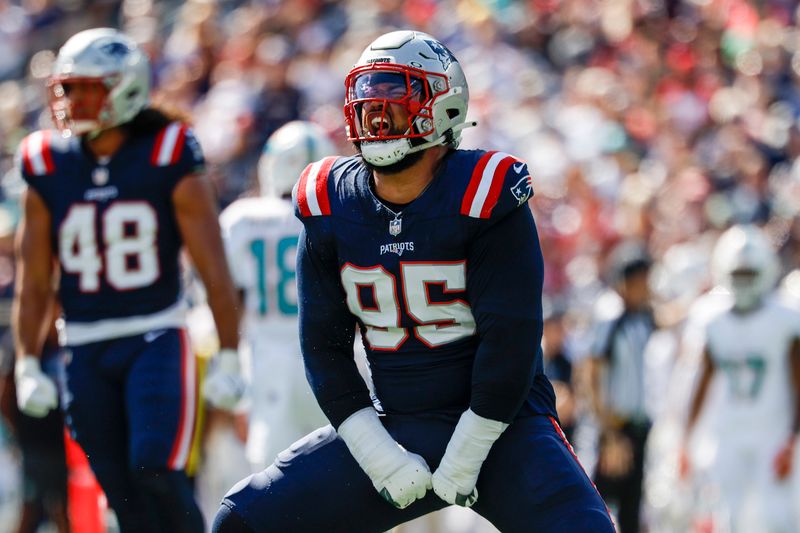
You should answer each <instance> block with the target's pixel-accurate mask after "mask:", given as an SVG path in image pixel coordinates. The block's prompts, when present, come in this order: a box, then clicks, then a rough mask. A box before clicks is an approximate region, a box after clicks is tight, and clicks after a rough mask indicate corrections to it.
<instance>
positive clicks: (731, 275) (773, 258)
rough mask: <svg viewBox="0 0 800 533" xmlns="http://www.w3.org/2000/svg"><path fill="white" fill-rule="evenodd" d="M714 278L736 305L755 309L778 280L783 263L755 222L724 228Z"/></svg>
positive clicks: (714, 261) (745, 308)
mask: <svg viewBox="0 0 800 533" xmlns="http://www.w3.org/2000/svg"><path fill="white" fill-rule="evenodd" d="M712 274H713V277H714V281H715V282H716V283H717V284H719V285H721V286H723V287H726V288H727V289H728V290H730V291H731V294H732V296H733V300H734V306H735V307H736V308H738V309H741V310H748V309H752V308H753V307H755V306H756V305H758V303H759V302H760V301H761V300H762V298H764V296H765V295H766V294H767V293H769V291H770V290H772V288H773V287H774V286H775V283H776V282H777V281H778V276H779V274H780V264H779V261H778V256H777V254H776V252H775V249H774V247H773V246H772V244H771V243H770V242H769V239H768V238H767V236H766V235H764V233H763V232H762V231H761V230H760V229H759V228H758V227H756V226H753V225H749V224H747V225H744V224H742V225H736V226H733V227H731V228H730V229H728V230H727V231H725V233H723V234H722V235H721V236H720V238H719V240H718V241H717V244H716V246H715V248H714V253H713V256H712Z"/></svg>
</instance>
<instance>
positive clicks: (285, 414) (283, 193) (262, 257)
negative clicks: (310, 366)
mask: <svg viewBox="0 0 800 533" xmlns="http://www.w3.org/2000/svg"><path fill="white" fill-rule="evenodd" d="M334 152H335V150H334V147H333V144H332V143H331V141H330V140H329V139H328V137H327V135H326V134H325V132H324V131H323V130H322V128H320V127H319V126H317V125H316V124H313V123H311V122H302V121H294V122H289V123H288V124H285V125H284V126H282V127H281V128H280V129H278V130H277V131H276V132H275V133H273V134H272V136H270V138H269V140H267V142H266V144H265V145H264V151H263V153H262V155H261V158H260V160H259V164H258V180H259V187H260V189H261V196H260V197H258V198H242V199H240V200H237V201H235V202H233V203H232V204H231V205H230V206H228V207H227V208H226V209H225V211H223V212H222V215H221V217H220V224H221V226H222V235H223V241H224V243H225V251H226V255H227V257H228V265H229V266H230V269H231V273H232V274H233V279H234V282H235V284H236V286H237V287H238V288H239V290H240V291H241V293H242V297H243V300H244V316H243V319H242V320H243V324H242V326H243V327H242V331H243V334H244V335H243V339H242V356H243V358H244V362H245V369H246V371H245V375H247V376H248V377H249V379H248V383H249V388H248V391H249V399H250V402H249V405H250V412H249V424H248V432H247V458H248V460H249V461H250V463H251V464H252V465H253V468H254V470H262V469H264V468H266V467H267V466H268V465H269V464H270V463H271V462H272V460H273V459H274V458H275V456H276V455H277V454H278V452H279V451H281V450H283V449H284V448H286V447H287V446H289V445H290V444H291V443H292V442H294V441H296V440H297V439H299V438H300V437H302V436H303V435H305V434H307V433H309V432H310V431H312V430H313V429H315V428H318V427H320V426H321V425H324V424H325V423H327V422H326V421H325V416H324V415H323V414H322V411H321V410H320V408H319V405H317V402H316V399H315V398H314V395H313V393H312V392H311V389H310V388H309V386H308V381H307V380H306V377H305V369H304V367H303V360H302V357H301V355H300V343H299V340H298V336H297V289H296V284H295V256H296V251H297V239H298V236H299V235H300V230H301V229H302V224H301V223H300V221H299V220H297V218H296V217H295V216H294V208H293V207H292V200H291V195H292V187H293V186H294V184H295V183H296V182H297V178H298V177H299V176H300V173H301V172H302V171H303V169H304V168H305V167H306V166H307V165H308V164H310V163H313V162H314V161H317V160H318V159H322V158H323V157H326V156H329V155H332V154H333V153H334Z"/></svg>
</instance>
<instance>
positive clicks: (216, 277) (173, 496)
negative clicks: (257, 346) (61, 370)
mask: <svg viewBox="0 0 800 533" xmlns="http://www.w3.org/2000/svg"><path fill="white" fill-rule="evenodd" d="M48 89H49V92H50V107H51V111H52V115H53V120H54V123H55V125H56V127H57V130H58V131H37V132H35V133H32V134H31V135H29V136H28V137H27V138H25V139H24V140H23V142H22V143H21V145H20V149H19V152H18V165H19V170H20V172H21V173H22V176H23V178H24V179H25V181H26V182H27V184H28V188H27V190H26V192H25V193H24V196H23V199H22V206H23V210H24V217H23V220H22V222H21V224H20V227H19V230H18V234H17V251H18V271H17V272H18V283H17V294H16V298H15V306H14V315H13V325H14V331H15V335H16V337H15V340H16V349H17V356H18V363H17V368H16V382H17V400H18V403H19V405H20V408H21V409H22V410H23V411H24V412H26V413H29V414H32V415H35V416H43V415H44V414H45V413H47V411H49V410H50V409H51V408H52V407H53V406H54V405H55V404H56V399H55V387H54V386H53V383H52V382H50V380H49V378H47V377H46V376H45V375H44V374H42V372H41V370H40V366H39V360H38V358H37V357H36V356H35V355H31V354H38V353H40V352H41V347H42V342H43V340H44V335H45V332H46V330H47V321H46V317H48V316H50V309H51V306H52V305H53V302H54V301H55V299H56V294H55V292H54V290H53V287H54V280H55V279H58V294H57V297H58V299H59V301H60V302H61V305H62V307H63V327H62V328H61V331H60V334H61V339H62V343H64V344H65V345H66V347H67V348H68V353H69V360H68V363H67V368H66V379H67V383H66V385H67V395H66V402H65V409H66V414H67V420H68V423H69V425H70V428H71V430H72V432H73V433H74V436H75V438H76V439H77V441H78V442H79V443H80V445H81V446H82V447H83V449H84V450H85V451H86V453H87V455H88V457H89V460H90V463H91V467H92V470H93V471H94V472H95V474H96V476H97V478H98V480H99V481H100V484H101V485H102V487H103V489H104V490H105V493H106V495H107V497H108V501H109V504H110V505H111V507H112V508H113V509H114V511H115V512H116V515H117V518H118V521H119V523H120V526H121V529H122V531H125V532H131V531H142V532H148V533H149V532H154V531H156V532H157V531H164V532H166V531H169V532H175V531H181V532H182V531H185V532H201V531H203V519H202V516H201V514H200V511H199V509H198V507H197V505H196V504H195V501H194V498H193V495H192V488H191V485H190V482H189V480H188V478H187V477H186V475H185V473H184V467H185V466H186V461H187V456H188V452H189V448H190V445H191V442H192V432H193V428H194V424H195V414H196V398H197V395H196V392H197V384H196V379H197V374H196V371H195V364H194V355H193V353H192V351H191V349H190V346H189V343H188V339H187V335H186V331H185V329H184V327H183V314H184V309H183V307H182V305H181V303H180V301H181V300H180V296H179V292H180V279H179V273H180V272H179V270H180V266H179V253H180V250H181V247H182V246H183V245H185V246H186V248H187V250H188V252H189V255H190V256H191V259H192V260H193V262H194V265H195V267H196V268H197V270H198V272H199V274H200V276H201V278H202V279H203V281H204V283H205V285H206V288H207V290H208V294H209V298H208V299H209V303H210V306H211V309H212V312H213V314H214V317H215V321H216V324H217V329H218V333H219V337H220V344H221V346H222V348H223V349H222V350H221V351H220V354H219V355H218V356H217V357H216V359H215V361H214V362H212V365H213V366H212V368H211V370H210V371H209V375H208V377H207V380H206V382H205V384H204V389H205V393H206V396H207V397H208V399H209V400H210V401H212V403H215V404H217V405H218V406H221V407H228V408H230V407H233V405H234V404H235V402H236V401H237V400H238V398H239V396H240V395H241V393H242V389H243V385H242V383H243V382H242V379H241V377H240V375H239V370H238V368H239V363H238V355H237V353H236V351H235V350H236V348H237V344H238V324H237V311H236V294H235V291H234V288H233V283H232V281H231V278H230V274H229V272H228V269H227V265H226V263H225V261H224V254H223V247H222V241H221V238H220V230H219V225H218V222H217V213H216V207H215V202H214V198H213V193H212V190H211V188H210V184H209V182H207V181H206V179H204V178H203V177H202V171H203V164H204V162H203V156H202V153H201V151H200V147H199V146H198V144H197V141H196V140H195V138H194V136H193V134H192V132H191V130H190V129H188V128H187V126H186V125H185V124H182V123H181V122H178V121H173V120H172V119H170V118H169V117H167V116H166V115H165V114H164V113H162V112H161V111H158V110H156V109H154V108H151V107H148V104H149V101H148V100H149V90H150V72H149V64H148V60H147V57H146V56H145V55H144V53H143V52H142V51H141V50H140V49H139V48H138V47H137V46H136V45H135V44H134V43H133V42H132V41H131V40H130V39H128V38H127V37H125V36H124V35H123V34H121V33H119V32H117V31H116V30H113V29H102V28H101V29H93V30H87V31H84V32H80V33H78V34H76V35H75V36H73V37H72V38H71V39H69V40H68V41H67V42H66V44H65V45H64V46H63V47H62V48H61V50H60V51H59V54H58V57H57V58H56V61H55V64H54V73H53V76H52V78H51V79H50V80H49V83H48ZM54 263H57V264H58V267H59V270H60V272H59V273H58V275H57V274H56V272H55V271H54V269H53V265H54Z"/></svg>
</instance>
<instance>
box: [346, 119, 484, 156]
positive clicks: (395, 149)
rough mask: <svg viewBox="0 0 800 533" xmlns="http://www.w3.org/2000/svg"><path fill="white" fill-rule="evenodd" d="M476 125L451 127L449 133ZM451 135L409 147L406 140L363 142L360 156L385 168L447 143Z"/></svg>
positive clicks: (466, 124) (473, 122) (465, 123)
mask: <svg viewBox="0 0 800 533" xmlns="http://www.w3.org/2000/svg"><path fill="white" fill-rule="evenodd" d="M477 125H478V122H477V121H474V120H472V121H469V122H464V123H463V124H457V125H456V126H453V128H452V129H451V131H452V133H455V132H458V131H461V130H463V129H465V128H471V127H473V126H477ZM452 133H451V134H450V135H442V136H441V137H439V138H438V139H434V140H433V141H428V142H426V143H423V144H420V145H417V146H411V141H410V140H409V139H408V138H401V139H392V140H389V141H364V142H362V143H361V155H362V156H363V157H364V159H366V160H367V161H368V162H369V163H371V164H373V165H375V166H377V167H385V166H389V165H393V164H394V163H397V162H398V161H400V160H401V159H403V158H404V157H405V156H407V155H408V154H413V153H415V152H421V151H422V150H427V149H428V148H432V147H434V146H439V145H442V144H445V143H447V142H448V140H449V139H452Z"/></svg>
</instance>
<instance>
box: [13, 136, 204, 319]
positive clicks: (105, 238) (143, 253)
mask: <svg viewBox="0 0 800 533" xmlns="http://www.w3.org/2000/svg"><path fill="white" fill-rule="evenodd" d="M17 161H18V165H19V168H20V172H21V174H22V176H23V178H24V179H25V181H26V182H27V183H28V185H29V186H30V187H31V188H33V189H34V190H35V191H36V192H37V193H38V194H39V195H40V196H41V197H42V199H43V200H44V203H45V204H46V205H47V208H48V209H49V211H50V214H51V216H52V234H51V237H52V243H53V252H54V254H55V256H56V257H57V258H58V260H59V265H60V269H61V279H60V284H59V297H60V300H61V304H62V306H63V309H64V316H65V319H66V320H67V321H70V322H78V323H81V322H92V321H95V320H100V319H112V318H124V317H132V316H140V315H148V314H152V313H155V312H157V311H160V310H162V309H165V308H167V307H169V306H170V305H172V304H174V303H175V302H176V300H177V298H178V294H179V290H180V279H179V261H178V252H179V250H180V247H181V238H180V234H179V231H178V226H177V223H176V220H175V216H174V212H173V205H172V192H173V190H174V188H175V186H176V184H177V183H178V181H180V179H181V178H183V177H184V176H187V175H190V174H193V173H196V172H198V171H199V170H202V167H203V164H204V161H203V156H202V153H201V151H200V147H199V145H198V143H197V141H196V140H195V138H194V136H193V134H192V133H191V131H190V130H189V129H188V128H187V127H186V126H185V125H182V124H180V123H177V122H176V123H172V124H170V125H168V126H166V127H165V128H164V129H162V130H161V131H160V132H157V133H154V134H153V135H149V136H142V137H137V138H132V139H129V140H128V141H127V142H126V143H125V144H124V145H123V146H122V147H121V148H120V149H119V151H117V153H115V154H114V156H113V157H112V158H110V159H109V160H107V161H103V160H100V161H96V160H95V159H94V158H93V157H92V156H91V155H90V154H89V153H88V152H87V151H86V150H85V148H83V147H82V146H81V139H80V138H79V137H69V138H63V137H61V136H60V135H58V133H56V132H51V131H37V132H34V133H32V134H31V135H29V136H28V137H26V138H25V139H24V140H23V142H22V143H21V145H20V150H19V153H18V159H17Z"/></svg>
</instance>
